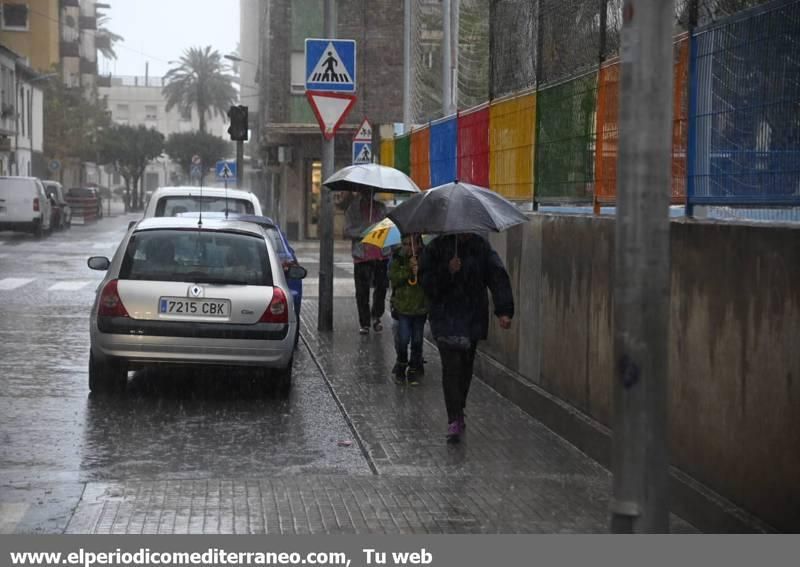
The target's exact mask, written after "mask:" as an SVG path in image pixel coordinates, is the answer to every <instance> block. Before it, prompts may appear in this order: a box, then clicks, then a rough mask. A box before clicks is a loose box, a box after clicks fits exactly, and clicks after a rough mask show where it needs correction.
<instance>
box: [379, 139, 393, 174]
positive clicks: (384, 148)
mask: <svg viewBox="0 0 800 567" xmlns="http://www.w3.org/2000/svg"><path fill="white" fill-rule="evenodd" d="M381 165H388V166H389V167H394V138H384V139H383V140H381Z"/></svg>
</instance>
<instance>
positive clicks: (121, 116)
mask: <svg viewBox="0 0 800 567" xmlns="http://www.w3.org/2000/svg"><path fill="white" fill-rule="evenodd" d="M130 113H131V108H130V106H128V105H127V104H118V105H117V116H116V118H117V120H124V121H125V122H127V121H128V120H129V119H130V117H131V116H130Z"/></svg>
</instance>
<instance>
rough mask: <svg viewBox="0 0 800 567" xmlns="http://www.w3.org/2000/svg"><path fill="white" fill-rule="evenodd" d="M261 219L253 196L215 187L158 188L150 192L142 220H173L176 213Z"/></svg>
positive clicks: (256, 200)
mask: <svg viewBox="0 0 800 567" xmlns="http://www.w3.org/2000/svg"><path fill="white" fill-rule="evenodd" d="M226 209H227V210H228V212H230V213H239V214H245V215H258V216H261V204H260V203H259V201H258V197H256V196H255V195H254V194H253V193H250V192H249V191H242V190H241V189H227V190H226V189H219V188H216V187H202V188H201V187H161V188H159V189H156V190H155V191H154V192H153V195H152V196H151V197H150V200H149V201H148V202H147V206H146V207H145V209H144V218H150V217H174V216H177V215H178V214H179V213H193V212H199V211H201V210H202V212H203V213H207V212H220V213H224V212H225V210H226Z"/></svg>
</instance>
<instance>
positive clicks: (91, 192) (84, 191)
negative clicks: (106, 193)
mask: <svg viewBox="0 0 800 567" xmlns="http://www.w3.org/2000/svg"><path fill="white" fill-rule="evenodd" d="M67 198H68V199H94V203H95V210H94V212H95V218H98V219H100V218H103V201H102V198H101V197H100V194H99V193H98V192H97V190H96V189H94V188H93V187H70V188H69V189H68V190H67ZM73 212H75V211H73Z"/></svg>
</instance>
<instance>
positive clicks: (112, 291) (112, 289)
mask: <svg viewBox="0 0 800 567" xmlns="http://www.w3.org/2000/svg"><path fill="white" fill-rule="evenodd" d="M97 314H98V315H99V316H101V317H130V315H128V310H127V309H125V306H124V305H123V304H122V298H120V296H119V293H118V292H117V280H111V281H110V282H108V283H107V284H106V286H105V287H104V288H103V293H101V294H100V302H99V304H98V307H97Z"/></svg>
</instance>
